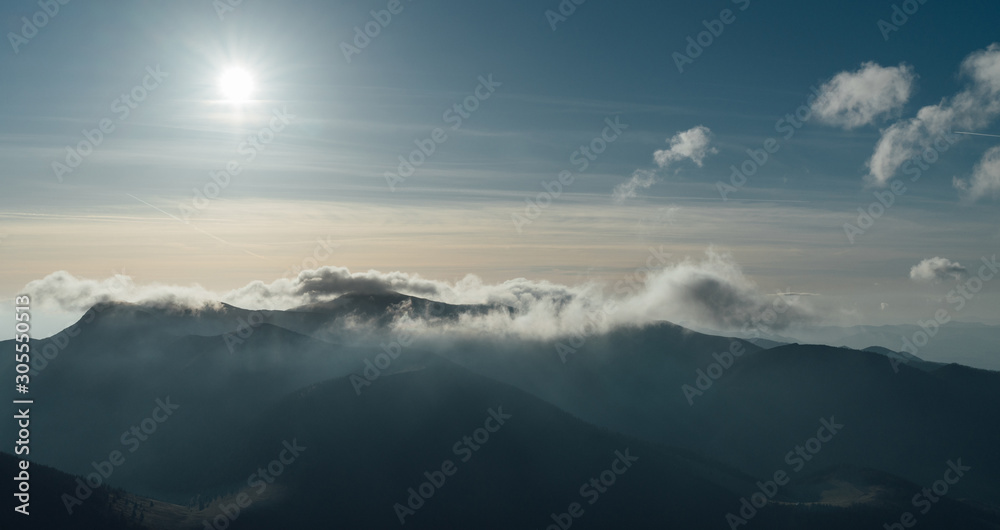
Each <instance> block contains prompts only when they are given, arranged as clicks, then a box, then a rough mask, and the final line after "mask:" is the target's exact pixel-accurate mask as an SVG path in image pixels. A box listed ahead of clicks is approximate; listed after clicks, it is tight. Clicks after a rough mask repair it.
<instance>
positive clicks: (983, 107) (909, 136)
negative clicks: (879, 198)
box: [867, 44, 1000, 186]
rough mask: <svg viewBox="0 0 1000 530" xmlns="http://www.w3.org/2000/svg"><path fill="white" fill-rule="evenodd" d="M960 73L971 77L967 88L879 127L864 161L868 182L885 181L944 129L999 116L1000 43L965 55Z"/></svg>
mask: <svg viewBox="0 0 1000 530" xmlns="http://www.w3.org/2000/svg"><path fill="white" fill-rule="evenodd" d="M962 73H963V74H965V75H966V76H967V77H968V78H969V79H970V80H971V83H970V85H969V86H968V88H966V89H965V90H963V91H961V92H959V93H957V94H955V95H954V96H952V97H951V98H947V99H945V100H943V101H942V102H941V103H939V104H937V105H929V106H926V107H924V108H922V109H920V111H918V112H917V116H916V117H914V118H911V119H908V120H903V121H899V122H896V123H894V124H893V125H892V126H891V127H889V128H888V129H885V130H884V131H882V137H881V138H880V139H879V141H878V144H877V145H876V146H875V151H874V153H872V156H871V159H869V161H868V170H869V174H868V177H867V178H868V181H869V182H870V183H871V184H874V185H879V186H884V185H886V184H887V183H888V182H889V180H890V179H892V177H893V176H894V175H895V174H896V172H897V171H899V170H900V168H901V167H902V166H903V164H905V163H906V162H907V161H909V160H911V159H913V158H914V157H916V156H917V155H919V154H920V153H921V152H923V151H925V150H927V149H933V148H934V144H935V142H937V143H939V144H940V139H941V138H942V137H945V135H947V134H948V133H950V132H952V131H955V130H966V131H974V130H977V129H981V128H983V127H985V126H987V125H989V124H990V123H991V122H992V121H993V120H995V119H996V118H997V117H998V116H1000V45H997V44H992V45H990V47H988V48H986V49H985V50H980V51H977V52H975V53H973V54H971V55H969V56H968V57H967V58H966V59H965V60H964V61H963V62H962ZM938 149H940V148H938Z"/></svg>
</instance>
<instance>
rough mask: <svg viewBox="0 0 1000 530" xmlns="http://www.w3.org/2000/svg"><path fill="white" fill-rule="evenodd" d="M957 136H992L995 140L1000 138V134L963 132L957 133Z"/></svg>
mask: <svg viewBox="0 0 1000 530" xmlns="http://www.w3.org/2000/svg"><path fill="white" fill-rule="evenodd" d="M955 134H971V135H974V136H992V137H993V138H1000V134H983V133H974V132H962V131H955Z"/></svg>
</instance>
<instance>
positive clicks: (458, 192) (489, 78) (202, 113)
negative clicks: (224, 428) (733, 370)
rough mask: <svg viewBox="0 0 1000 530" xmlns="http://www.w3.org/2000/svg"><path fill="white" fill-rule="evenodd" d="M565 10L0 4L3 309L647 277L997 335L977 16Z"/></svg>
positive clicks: (996, 176) (872, 8)
mask: <svg viewBox="0 0 1000 530" xmlns="http://www.w3.org/2000/svg"><path fill="white" fill-rule="evenodd" d="M578 1H579V0H564V1H562V2H559V1H555V0H545V1H541V2H539V1H527V0H506V1H503V2H501V1H493V0H486V1H480V2H458V1H448V0H436V1H435V0H400V1H398V2H397V1H389V0H372V1H351V2H320V1H284V2H265V1H263V0H242V1H239V0H228V1H227V0H216V1H210V0H202V1H171V2H166V1H159V2H158V1H133V2H128V3H120V2H102V1H88V2H83V1H81V0H68V1H66V2H65V3H63V2H62V1H57V0H53V3H52V4H46V3H44V2H31V1H22V0H17V1H10V2H4V3H3V5H2V7H0V20H2V23H3V28H4V31H5V33H6V38H5V41H6V42H5V45H6V48H5V49H4V50H2V51H0V68H2V71H3V73H4V75H3V76H0V94H2V95H3V97H2V99H0V138H2V141H0V150H2V157H3V161H4V163H3V164H2V167H0V186H2V188H3V190H4V191H3V193H2V194H0V256H2V263H3V274H2V277H0V295H2V296H3V297H4V298H5V299H9V300H12V299H13V297H14V296H15V295H17V294H20V293H24V292H30V293H45V294H46V295H47V296H48V297H49V299H42V300H39V301H38V303H39V309H40V310H47V311H49V313H47V314H48V315H49V320H48V321H45V322H40V323H39V324H38V325H39V326H40V327H39V329H41V330H46V331H50V332H54V331H56V330H58V329H59V328H60V327H61V326H63V325H65V324H67V323H68V322H70V321H72V319H73V318H76V317H79V315H80V314H82V311H83V309H82V308H81V307H82V306H83V305H85V303H89V302H92V301H93V300H94V299H96V298H100V297H101V296H102V294H101V293H105V294H107V292H110V291H108V290H109V287H108V286H109V285H112V283H113V282H110V280H109V279H112V280H113V279H115V278H118V279H121V278H125V277H127V281H125V283H126V284H127V285H128V286H129V288H128V289H127V290H125V291H122V292H123V293H124V294H122V296H123V297H124V298H126V299H128V298H131V299H136V298H137V297H141V296H143V293H145V294H147V295H148V294H149V293H154V292H155V293H159V294H158V295H157V296H161V295H162V293H163V292H165V291H171V290H173V291H175V292H185V293H192V292H197V293H199V296H203V297H207V298H212V297H215V298H219V299H226V300H228V301H231V302H234V303H245V304H247V305H252V304H254V303H262V302H261V297H260V296H257V297H256V298H254V297H247V296H245V295H246V293H247V292H248V286H257V291H255V292H258V294H259V291H260V289H261V287H260V286H261V285H263V286H270V287H268V288H266V289H264V290H265V291H267V296H265V298H273V299H277V298H280V299H281V301H282V303H284V304H285V305H294V303H296V302H300V301H303V300H300V299H296V298H295V297H294V296H291V295H289V296H285V295H286V294H288V293H289V292H291V293H293V294H296V293H297V294H299V295H301V294H302V293H303V292H305V291H303V290H302V289H299V290H298V291H296V290H295V289H296V288H297V286H298V287H301V286H302V285H305V284H307V283H309V282H308V280H309V279H310V278H314V277H315V278H329V277H345V278H359V277H362V276H364V277H366V278H397V279H398V278H403V279H404V280H403V281H400V282H397V283H392V282H389V283H388V284H389V285H393V286H395V287H397V288H404V290H405V287H406V286H407V285H409V286H411V287H412V285H411V284H412V282H411V280H415V279H419V280H421V281H423V280H426V281H430V282H436V283H435V285H438V286H442V287H441V288H435V289H433V290H432V291H433V292H434V293H437V294H441V293H444V292H447V293H450V294H447V296H450V297H451V298H452V299H453V300H454V301H466V302H475V301H477V300H478V301H482V300H481V299H482V298H483V297H489V296H501V295H499V294H497V293H500V292H501V291H505V290H506V291H510V290H511V289H512V287H511V286H518V287H517V289H521V288H523V287H524V286H531V288H532V289H534V288H537V287H538V286H545V289H542V290H543V291H545V292H547V293H551V292H572V293H583V292H587V293H592V292H594V289H597V290H598V291H601V292H603V293H604V294H603V295H602V296H608V297H613V296H614V295H615V291H616V289H615V286H616V285H620V282H621V281H622V280H623V279H626V280H627V279H628V278H630V277H635V276H636V271H637V270H640V269H642V268H643V267H647V266H648V265H647V264H649V263H651V260H650V258H651V257H653V258H655V259H653V260H652V263H653V264H655V265H657V266H658V267H661V268H663V272H661V273H658V274H660V276H657V277H658V278H661V279H663V282H664V283H663V285H666V284H671V285H673V284H674V283H676V282H681V281H682V278H690V277H691V276H690V275H689V274H688V273H689V272H690V271H691V270H696V271H701V272H700V273H699V274H702V276H698V274H695V275H694V276H695V277H699V278H702V279H704V277H705V275H706V274H707V275H708V276H711V277H713V278H715V277H718V278H728V279H730V280H733V282H732V283H731V284H727V285H731V286H735V287H734V288H735V289H736V290H737V291H739V292H743V293H747V292H750V293H752V296H753V297H756V298H755V300H756V301H755V302H753V303H752V304H751V305H752V306H754V307H758V306H761V304H762V303H763V302H761V300H766V297H768V296H774V295H775V293H789V292H794V293H802V294H808V296H806V297H803V298H808V303H809V305H810V314H812V315H813V316H814V317H815V319H818V321H820V322H823V323H828V324H832V325H854V324H901V323H902V324H912V323H916V322H918V321H919V320H921V319H927V318H929V317H931V316H932V315H934V313H935V311H936V310H938V309H942V308H944V309H945V310H947V311H949V314H950V316H952V317H953V318H954V319H955V320H963V321H970V322H986V323H991V324H1000V314H998V312H997V310H996V308H997V307H1000V305H998V304H1000V296H998V295H997V292H998V288H997V287H996V286H994V285H993V284H991V283H990V281H989V280H990V279H992V273H991V272H990V271H991V269H989V268H988V267H987V266H986V265H985V263H986V262H989V261H990V258H991V257H992V256H994V255H996V254H997V250H998V248H997V247H998V246H1000V223H998V221H1000V215H998V212H997V205H998V204H997V198H998V191H1000V138H998V137H996V136H989V135H991V134H992V135H996V134H1000V119H998V118H1000V48H998V47H997V46H998V45H997V43H998V42H1000V35H998V34H997V32H996V31H995V28H996V20H998V15H1000V5H998V4H997V3H996V2H987V1H962V2H957V3H956V2H951V3H945V2H943V1H940V0H926V1H924V2H923V3H920V2H918V1H917V0H909V1H907V2H899V1H895V2H893V1H874V2H872V1H864V2H862V1H846V2H823V3H816V2H793V1H773V2H762V1H760V0H732V1H731V0H724V1H722V0H718V1H709V2H697V3H694V2H671V1H660V2H641V1H628V2H606V1H600V0H586V1H583V2H579V3H578ZM56 7H58V10H56ZM46 10H47V12H46ZM39 13H41V14H39ZM32 20H34V22H32ZM234 69H235V70H234ZM233 71H237V72H242V73H243V74H242V75H245V76H247V77H248V78H249V83H248V84H240V83H239V82H237V83H236V85H237V86H235V87H233V86H229V87H226V86H222V82H221V79H222V78H223V77H224V75H225V74H226V73H227V72H233ZM237 77H239V76H237ZM243 89H245V90H246V93H243V94H239V92H240V91H241V90H243ZM956 133H977V134H975V135H973V134H956ZM914 157H918V158H917V159H916V160H915V159H914ZM734 167H735V168H736V169H737V170H738V172H737V173H734V169H733V168H734ZM880 200H881V202H879V201H880ZM885 205H888V206H885ZM859 208H861V211H862V212H864V213H859ZM651 249H652V250H651ZM663 256H669V257H663ZM984 260H986V261H984ZM720 264H721V265H720ZM324 267H325V268H324ZM984 267H985V268H984ZM302 270H306V271H312V273H310V274H314V276H309V277H306V278H302V277H299V274H300V272H301V271H302ZM317 271H318V272H317ZM394 274H395V275H394ZM713 274H715V275H717V276H712V275H713ZM470 275H472V276H470ZM652 276H655V275H654V274H652V273H649V274H643V275H642V278H643V281H644V282H646V286H645V287H646V289H647V290H649V289H654V288H655V285H653V284H655V283H656V282H654V281H652V280H651V279H650V278H651V277H652ZM986 276H990V278H989V279H988V278H987V277H986ZM734 278H735V279H734ZM975 278H978V279H979V280H980V281H979V283H978V284H976V283H975V280H974V279H975ZM279 281H280V282H284V283H280V285H279V284H278V283H276V282H279ZM969 281H972V282H973V285H972V286H973V287H974V286H976V285H979V288H977V289H975V292H971V291H969V292H968V294H969V295H971V296H966V295H961V296H963V297H964V298H965V303H963V304H962V305H961V307H960V308H958V307H957V304H955V303H953V302H949V301H948V300H949V295H951V296H952V297H954V292H955V290H956V289H958V288H960V287H962V286H963V285H966V284H967V282H969ZM109 282H110V283H109ZM255 282H256V283H255ZM672 282H674V283H672ZM470 285H474V286H476V287H475V288H470V287H469V286H470ZM484 285H485V286H493V287H490V288H485V287H483V286H484ZM595 285H596V286H597V287H596V288H595V287H594V286H595ZM553 286H558V288H553ZM550 288H551V289H550ZM530 290H531V289H527V288H525V289H524V290H521V291H517V292H518V293H523V292H525V291H530ZM249 291H253V289H249ZM618 291H619V292H618V294H622V291H621V290H620V289H619V290H618ZM681 291H683V290H681ZM676 292H680V291H676ZM692 292H693V291H692ZM698 292H699V293H701V292H702V291H698ZM959 292H961V291H959ZM234 293H235V294H234ZM332 293H333V291H331V292H330V294H332ZM490 293H493V294H490ZM113 294H114V293H111V295H113ZM119 294H121V293H119ZM313 294H314V293H313ZM508 294H509V293H508ZM111 295H108V296H111ZM518 296H520V295H518ZM699 296H701V295H699ZM704 296H705V297H707V298H705V297H703V298H699V299H698V300H697V302H698V303H700V304H702V305H706V304H707V305H709V306H711V305H713V304H715V305H718V304H719V303H721V302H720V300H725V298H724V297H723V298H719V297H718V296H717V295H716V294H711V293H709V294H705V295H704ZM652 300H653V301H657V300H658V301H659V302H658V303H660V304H661V305H662V304H670V303H680V302H683V301H684V298H683V297H682V298H676V297H664V298H656V297H653V298H652ZM275 303H276V302H275ZM649 303H650V304H652V303H653V302H649ZM265 305H266V304H265ZM272 305H273V304H272ZM279 305H280V304H279ZM654 305H655V304H654ZM654 305H650V306H649V307H651V308H653V307H654ZM640 306H641V304H640ZM654 309H655V308H654ZM654 309H650V311H652V312H654V313H655V311H654ZM657 314H659V313H657ZM669 316H671V317H672V318H678V319H681V320H683V314H678V313H676V312H673V313H669ZM815 319H814V321H815ZM727 322H728V321H727V320H726V319H722V322H721V323H722V324H725V323H727ZM707 324H713V325H714V324H720V322H719V321H717V320H716V321H711V322H707ZM8 335H9V333H7V332H3V336H4V337H7V336H8Z"/></svg>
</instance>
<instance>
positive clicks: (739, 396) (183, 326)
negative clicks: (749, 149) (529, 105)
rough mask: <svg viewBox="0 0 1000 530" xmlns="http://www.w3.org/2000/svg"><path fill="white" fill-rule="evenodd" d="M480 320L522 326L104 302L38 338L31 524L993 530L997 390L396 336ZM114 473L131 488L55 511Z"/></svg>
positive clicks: (623, 346)
mask: <svg viewBox="0 0 1000 530" xmlns="http://www.w3.org/2000/svg"><path fill="white" fill-rule="evenodd" d="M489 311H510V310H509V309H508V308H504V307H499V306H457V305H447V304H440V303H437V302H432V301H429V300H424V299H420V298H416V297H410V296H405V295H400V294H397V293H380V294H370V293H366V294H353V295H347V296H344V297H341V298H340V299H338V300H335V301H334V302H330V303H325V304H317V305H312V306H306V307H300V308H296V309H294V310H290V311H249V310H244V309H240V308H236V307H233V306H228V305H219V306H217V307H214V308H204V309H200V310H192V309H185V308H178V307H169V306H164V307H147V306H135V305H128V304H100V305H98V306H95V307H94V308H93V309H92V310H91V311H89V312H88V313H87V314H86V315H85V316H84V317H83V318H82V319H81V321H80V322H79V323H78V324H76V325H75V326H74V327H71V328H69V329H68V330H66V332H64V333H62V334H58V335H56V336H54V337H51V338H49V339H42V340H37V341H34V342H33V350H34V351H35V352H36V353H35V355H36V356H43V355H44V357H42V360H40V361H39V362H38V363H37V364H36V365H35V368H36V369H35V370H34V373H33V379H32V391H31V393H32V395H33V397H34V398H35V400H36V404H35V405H33V408H32V432H31V434H32V445H31V449H32V453H31V455H30V457H31V460H32V462H33V463H32V467H31V469H32V470H33V473H35V474H33V482H32V487H33V488H37V489H36V490H34V496H33V498H32V499H33V510H32V511H33V512H34V513H35V514H36V515H34V516H32V517H37V518H36V519H34V522H35V523H36V524H38V523H43V525H42V526H36V525H33V526H31V527H32V528H45V527H49V528H70V527H72V528H112V529H114V528H151V529H152V528H171V529H186V528H190V529H192V530H193V529H204V528H206V526H205V524H206V522H207V523H208V524H209V525H212V524H213V521H215V523H216V526H215V527H216V528H219V527H220V525H221V524H222V523H225V525H226V527H227V528H234V529H239V528H262V529H263V528H267V529H274V528H284V527H288V528H314V527H321V526H324V527H325V526H334V527H338V528H397V527H399V526H400V524H401V520H402V522H404V523H405V527H406V528H525V527H532V528H547V527H549V526H550V525H555V527H556V528H568V526H566V525H567V524H569V525H571V526H572V527H573V528H617V527H633V528H663V527H677V528H726V527H733V525H734V524H735V525H736V527H739V528H744V527H745V528H769V529H785V528H788V529H791V528H803V527H811V528H821V529H823V528H845V527H849V526H856V525H865V526H867V527H870V528H880V527H882V525H884V524H888V525H891V524H893V523H898V522H900V518H901V517H903V516H904V514H905V513H907V512H910V513H911V515H912V516H914V517H915V520H916V521H917V522H918V524H919V525H920V528H973V529H980V528H983V529H986V528H992V529H998V528H1000V508H998V507H1000V454H997V451H996V448H997V447H1000V421H998V420H1000V411H998V410H997V408H996V407H995V406H992V405H995V404H996V403H998V402H1000V399H998V398H1000V373H997V372H991V371H986V370H980V369H975V368H970V367H966V366H960V365H957V364H942V363H934V362H928V361H924V360H923V359H922V358H920V357H916V356H912V355H911V356H906V355H900V354H898V353H897V352H895V351H892V350H887V349H884V348H868V350H867V351H864V350H855V349H847V348H834V347H830V346H815V345H801V344H781V343H780V342H778V341H772V342H768V340H767V339H763V340H762V339H753V340H742V339H736V338H730V337H723V336H713V335H706V334H701V333H697V332H694V331H691V330H689V329H685V328H683V327H680V326H677V325H674V324H670V323H666V322H664V323H660V324H656V325H651V326H646V327H636V328H619V329H616V330H614V331H612V332H609V333H606V334H600V335H592V336H586V337H583V341H582V343H580V341H574V342H570V341H568V340H566V339H553V340H540V339H535V340H530V339H524V338H518V337H510V336H502V337H501V336H494V335H486V334H473V333H467V334H461V335H460V336H455V337H447V338H442V337H441V335H440V334H426V335H422V334H420V333H417V334H416V335H414V336H413V337H407V336H406V335H405V334H401V332H400V331H393V330H391V329H390V326H389V324H390V323H391V322H393V320H394V319H395V318H398V317H399V316H400V315H402V314H405V315H407V316H408V317H409V318H411V319H415V320H416V321H426V322H430V323H431V324H428V325H433V323H434V322H444V321H446V322H457V321H459V320H460V319H461V318H463V315H469V316H477V315H479V316H481V315H484V314H486V313H487V312H489ZM11 342H12V341H6V342H4V343H2V347H3V348H7V349H6V350H5V351H12V350H13V346H12V344H11ZM868 346H872V345H871V344H867V345H865V347H868ZM46 354H47V355H46ZM46 357H51V358H48V359H46ZM900 359H902V360H903V361H904V362H900V361H899V360H900ZM0 366H2V367H3V368H4V369H5V370H8V371H7V372H5V373H12V370H13V365H12V362H11V359H10V356H5V357H4V358H3V361H2V362H0ZM2 407H3V410H2V412H3V413H4V414H11V415H12V414H14V413H15V411H14V410H13V409H12V408H11V405H9V404H4V405H3V406H2ZM7 417H10V416H7ZM113 451H118V452H120V453H121V456H122V459H123V460H124V462H122V463H120V464H119V465H110V464H108V465H104V464H103V463H104V462H106V461H109V460H111V458H110V455H111V453H112V452H113ZM43 465H44V466H51V467H42V466H43ZM15 466H16V460H15V459H14V458H13V457H12V456H10V455H9V454H0V467H2V468H3V469H4V470H5V471H4V473H5V474H7V473H10V475H13V474H16V471H15ZM109 466H110V467H109ZM966 468H968V469H966ZM955 469H960V470H962V471H961V475H960V476H957V475H956V473H958V471H955ZM57 470H58V471H57ZM101 470H103V471H104V472H105V473H106V474H108V476H107V478H102V482H106V483H107V484H110V486H113V487H114V488H117V489H114V490H112V489H109V488H108V487H104V486H102V487H101V488H97V489H96V490H95V493H94V494H92V496H91V497H90V498H87V499H84V500H81V502H80V503H75V502H72V501H67V500H66V499H67V497H64V494H65V495H68V496H69V497H68V498H72V497H73V496H74V495H76V490H77V488H78V487H79V483H78V482H77V477H82V478H83V479H84V480H86V477H87V476H88V475H92V474H93V473H96V472H100V471H101ZM109 470H110V473H107V472H108V471H109ZM8 476H9V475H8ZM955 478H957V480H955V481H954V483H953V484H951V483H949V482H951V481H952V479H955ZM267 479H270V480H267ZM946 481H947V482H946ZM779 483H780V484H779ZM938 483H940V484H941V485H944V487H946V489H947V490H948V491H947V493H946V494H945V495H940V496H934V495H933V491H934V489H933V488H935V487H937V488H939V489H940V485H939V484H938ZM411 488H412V489H411ZM924 488H931V489H930V490H928V491H931V492H932V494H931V496H933V497H934V498H939V497H940V500H937V501H934V502H931V501H929V500H927V497H924V496H923V495H924V493H923V491H922V490H923V489H924ZM765 497H766V500H767V502H766V505H764V504H763V503H761V504H762V507H761V506H755V505H754V503H755V502H757V501H761V499H764V498H765ZM8 498H10V497H9V496H8ZM67 502H69V503H70V504H71V505H72V506H73V512H74V513H73V514H72V515H70V514H68V513H67V510H66V508H65V507H64V505H65V504H66V503H67ZM34 503H37V505H34ZM574 503H575V504H574ZM925 506H926V507H927V510H926V512H923V511H922V510H923V508H924V507H925ZM8 514H10V511H8ZM39 514H40V515H39ZM19 517H21V516H14V515H6V516H4V519H3V521H4V522H3V528H18V527H21V526H14V525H18V524H23V519H19ZM8 519H10V520H9V521H8ZM739 521H745V525H744V523H741V522H739Z"/></svg>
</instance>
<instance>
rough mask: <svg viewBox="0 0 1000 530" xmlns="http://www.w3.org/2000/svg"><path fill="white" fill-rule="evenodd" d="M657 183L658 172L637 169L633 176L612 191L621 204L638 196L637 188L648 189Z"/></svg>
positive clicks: (616, 201) (617, 201)
mask: <svg viewBox="0 0 1000 530" xmlns="http://www.w3.org/2000/svg"><path fill="white" fill-rule="evenodd" d="M654 183H656V173H655V172H653V171H649V170H646V169H637V170H635V172H634V173H632V178H630V179H629V180H628V181H627V182H623V183H621V184H619V185H617V186H615V191H614V192H612V194H611V195H612V197H613V198H614V200H615V203H617V204H621V203H623V202H625V201H626V200H628V199H634V198H636V197H637V196H638V194H637V193H636V190H639V189H646V188H648V187H650V186H652V185H653V184H654Z"/></svg>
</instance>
